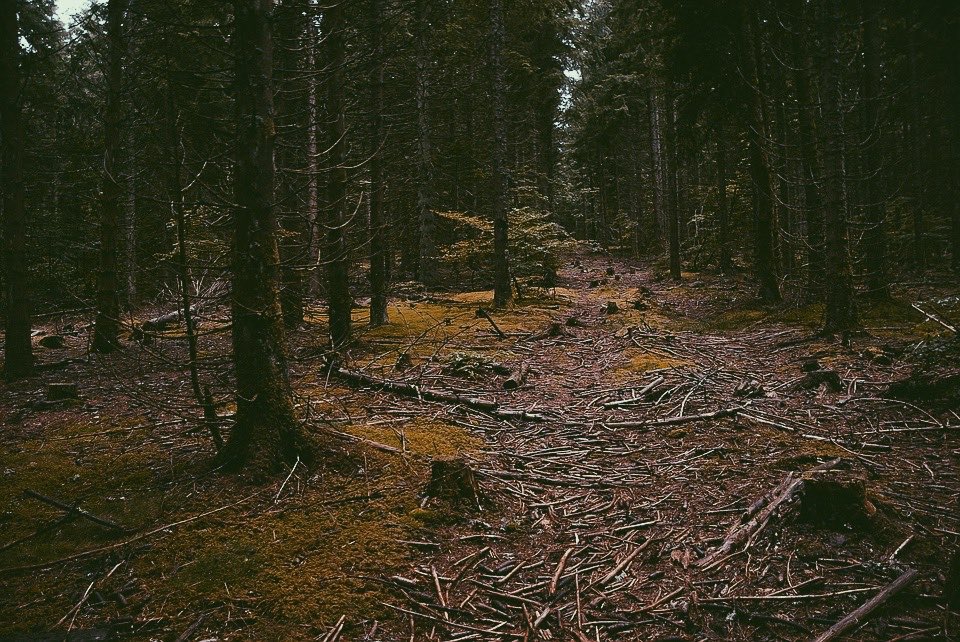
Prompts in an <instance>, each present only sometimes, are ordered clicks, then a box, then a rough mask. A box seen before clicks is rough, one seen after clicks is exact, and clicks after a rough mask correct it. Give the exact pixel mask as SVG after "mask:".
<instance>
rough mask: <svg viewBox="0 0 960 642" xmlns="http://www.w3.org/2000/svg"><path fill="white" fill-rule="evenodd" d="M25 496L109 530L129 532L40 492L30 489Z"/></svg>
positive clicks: (107, 520)
mask: <svg viewBox="0 0 960 642" xmlns="http://www.w3.org/2000/svg"><path fill="white" fill-rule="evenodd" d="M23 494H24V495H26V496H27V497H32V498H33V499H36V500H38V501H41V502H43V503H44V504H49V505H50V506H53V507H55V508H59V509H60V510H62V511H63V512H65V513H68V514H71V515H78V516H80V517H82V518H84V519H87V520H90V521H91V522H93V523H94V524H99V525H100V526H105V527H107V528H112V529H114V530H117V531H125V530H127V529H126V528H125V527H123V526H121V525H120V524H118V523H116V522H112V521H110V520H109V519H104V518H103V517H97V516H96V515H94V514H93V513H91V512H89V511H86V510H84V509H82V508H80V507H79V506H76V505H74V506H71V505H70V504H65V503H64V502H61V501H60V500H57V499H54V498H52V497H47V496H46V495H41V494H40V493H38V492H37V491H35V490H30V489H29V488H28V489H27V490H25V491H23Z"/></svg>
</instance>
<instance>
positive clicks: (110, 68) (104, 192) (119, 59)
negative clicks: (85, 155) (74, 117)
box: [92, 0, 127, 352]
mask: <svg viewBox="0 0 960 642" xmlns="http://www.w3.org/2000/svg"><path fill="white" fill-rule="evenodd" d="M126 5H127V2H126V0H109V2H107V50H108V56H109V59H108V61H107V106H106V110H105V112H104V122H103V136H104V149H103V185H102V187H101V195H100V208H101V214H100V271H99V273H98V274H97V318H96V321H95V323H94V330H93V346H92V347H93V350H94V351H96V352H110V351H112V350H113V349H114V348H116V347H117V342H118V337H119V334H120V286H119V279H118V274H117V267H118V263H119V261H118V245H119V244H118V238H117V237H118V230H119V226H120V219H121V216H122V211H121V205H120V199H121V196H122V194H123V188H122V186H121V185H120V176H119V174H118V172H119V170H120V168H119V167H118V164H117V153H118V152H119V150H120V120H121V106H120V100H121V91H122V82H123V56H124V40H123V16H124V12H125V11H126Z"/></svg>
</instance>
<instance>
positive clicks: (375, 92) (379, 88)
mask: <svg viewBox="0 0 960 642" xmlns="http://www.w3.org/2000/svg"><path fill="white" fill-rule="evenodd" d="M368 9H369V13H370V15H369V19H370V39H371V42H370V51H371V57H372V59H373V61H372V62H373V70H372V72H371V75H370V107H371V109H372V112H373V113H372V114H371V120H370V144H371V145H372V146H373V149H372V152H371V156H370V222H369V226H370V325H371V326H378V325H383V324H384V323H386V322H387V252H386V249H387V248H386V245H387V244H386V235H387V225H386V220H385V218H384V211H383V192H384V190H383V149H382V147H383V144H384V140H383V110H384V103H383V74H384V71H383V28H382V26H381V17H380V14H381V12H382V11H383V0H369V4H368Z"/></svg>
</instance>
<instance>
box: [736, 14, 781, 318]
mask: <svg viewBox="0 0 960 642" xmlns="http://www.w3.org/2000/svg"><path fill="white" fill-rule="evenodd" d="M741 11H742V22H743V46H744V55H743V61H744V75H745V77H746V81H747V85H748V86H747V87H745V88H744V90H745V91H746V92H747V94H748V99H749V109H748V117H749V121H748V125H747V142H748V146H749V157H750V178H751V181H752V183H753V191H754V270H755V273H756V277H757V281H758V282H759V284H760V293H759V294H760V298H761V299H762V300H764V301H767V302H775V301H779V300H780V285H779V283H778V282H777V274H776V267H775V265H774V256H773V189H772V184H771V180H770V167H769V160H768V158H767V155H766V152H765V151H764V148H763V143H764V141H765V140H766V138H767V113H766V106H765V105H764V101H763V87H764V86H763V82H762V77H761V74H760V68H759V64H760V60H761V59H760V33H759V29H760V24H759V20H758V19H757V13H756V8H755V7H754V6H752V3H746V4H744V5H743V7H742V9H741Z"/></svg>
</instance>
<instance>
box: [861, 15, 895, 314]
mask: <svg viewBox="0 0 960 642" xmlns="http://www.w3.org/2000/svg"><path fill="white" fill-rule="evenodd" d="M860 10H861V22H862V23H863V120H864V128H865V130H866V136H865V138H866V140H867V143H866V149H865V150H864V153H863V155H862V156H863V164H864V172H865V174H866V177H865V184H864V190H863V193H864V200H865V201H866V202H865V205H864V209H865V210H866V211H865V214H866V224H867V229H866V234H865V237H866V238H865V239H864V241H865V243H864V245H865V247H864V254H865V257H864V258H865V263H866V270H867V288H868V291H869V293H870V295H871V296H874V297H878V298H887V297H889V296H890V286H889V283H888V279H887V238H886V231H885V230H884V204H883V200H882V196H881V195H880V188H879V180H878V178H879V175H880V169H881V168H880V163H879V162H878V160H879V154H880V150H879V149H878V147H879V141H880V139H881V134H882V133H883V131H882V128H881V126H880V105H879V89H880V55H879V51H878V50H879V47H880V45H879V33H878V31H879V24H878V22H879V20H880V17H879V13H878V9H877V8H876V7H874V6H872V5H871V3H869V2H867V1H866V0H861V2H860Z"/></svg>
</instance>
